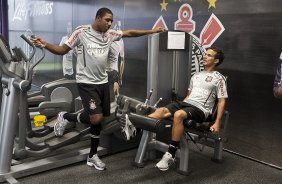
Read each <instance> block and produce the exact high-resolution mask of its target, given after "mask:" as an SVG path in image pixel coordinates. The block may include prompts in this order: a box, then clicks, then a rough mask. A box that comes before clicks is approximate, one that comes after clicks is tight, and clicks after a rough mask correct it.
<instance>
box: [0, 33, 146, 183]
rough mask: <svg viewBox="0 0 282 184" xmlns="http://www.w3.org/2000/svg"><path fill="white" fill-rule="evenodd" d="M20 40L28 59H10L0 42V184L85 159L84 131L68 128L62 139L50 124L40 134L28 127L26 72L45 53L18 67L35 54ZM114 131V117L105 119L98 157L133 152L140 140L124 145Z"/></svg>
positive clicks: (16, 55)
mask: <svg viewBox="0 0 282 184" xmlns="http://www.w3.org/2000/svg"><path fill="white" fill-rule="evenodd" d="M21 37H22V38H23V39H24V40H25V41H26V42H27V43H28V44H29V45H30V46H31V47H32V48H33V52H32V54H31V56H30V57H29V58H27V57H26V55H25V54H24V53H23V52H22V50H21V49H20V48H15V49H12V51H13V53H12V52H11V50H10V48H9V44H8V43H7V42H6V41H5V40H4V39H3V38H2V37H0V67H1V73H2V78H1V81H2V84H3V88H4V89H3V99H2V102H3V103H2V106H1V109H2V111H1V116H0V182H3V181H7V182H9V183H16V182H17V181H16V179H15V178H20V177H23V176H27V175H31V174H35V173H38V172H42V171H46V170H49V169H53V168H57V167H62V166H65V165H69V164H72V163H76V162H80V161H84V160H86V158H87V156H88V153H89V142H88V139H89V134H88V133H89V126H83V125H82V124H80V123H79V125H76V123H75V122H73V123H74V124H73V125H75V126H74V127H75V128H74V127H71V128H69V129H67V130H66V133H65V134H64V135H63V136H62V137H56V136H54V133H53V125H54V123H55V121H56V120H55V119H50V121H48V122H47V123H46V124H45V125H44V127H42V128H34V127H32V126H31V123H30V114H29V109H28V102H27V91H28V90H29V89H30V87H31V83H32V71H33V69H34V67H35V66H36V65H37V64H38V63H39V62H40V61H41V60H42V59H43V58H44V55H45V52H44V49H42V56H41V57H40V59H38V60H37V62H36V63H35V64H33V65H29V64H27V66H26V67H23V66H22V65H21V64H20V62H21V61H25V62H26V63H28V62H29V61H31V59H32V58H33V57H34V55H35V50H36V48H35V46H34V45H33V44H32V43H31V42H30V40H29V39H28V38H26V37H25V36H24V35H22V36H21ZM78 103H79V100H78ZM120 131H121V125H120V123H119V122H118V121H117V120H116V118H115V113H112V115H111V116H110V117H108V118H105V121H104V122H102V132H101V138H100V139H101V141H100V147H99V148H98V154H99V155H105V154H113V153H116V152H120V151H123V150H128V149H131V148H135V147H137V146H138V143H139V140H140V136H141V134H140V136H139V137H138V136H136V137H135V138H134V139H132V140H130V141H127V140H124V139H117V138H122V135H120ZM76 143H77V144H76ZM84 143H88V144H87V145H86V144H84Z"/></svg>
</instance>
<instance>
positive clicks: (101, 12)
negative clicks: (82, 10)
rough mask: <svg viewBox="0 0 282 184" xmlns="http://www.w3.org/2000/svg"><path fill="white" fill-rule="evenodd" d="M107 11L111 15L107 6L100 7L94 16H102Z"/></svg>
mask: <svg viewBox="0 0 282 184" xmlns="http://www.w3.org/2000/svg"><path fill="white" fill-rule="evenodd" d="M107 13H108V14H111V15H113V12H112V11H111V10H110V9H109V8H100V9H99V10H98V11H97V13H96V17H95V18H96V19H97V18H98V17H103V16H104V15H106V14H107Z"/></svg>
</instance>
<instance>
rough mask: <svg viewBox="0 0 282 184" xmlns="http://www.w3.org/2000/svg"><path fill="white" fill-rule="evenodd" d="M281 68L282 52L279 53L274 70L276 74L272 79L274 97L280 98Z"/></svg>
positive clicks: (281, 85)
mask: <svg viewBox="0 0 282 184" xmlns="http://www.w3.org/2000/svg"><path fill="white" fill-rule="evenodd" d="M281 68H282V53H281V55H280V59H279V63H278V66H277V70H276V75H275V79H274V84H273V94H274V96H275V97H276V98H280V99H282V78H281V77H282V76H281V72H282V70H281Z"/></svg>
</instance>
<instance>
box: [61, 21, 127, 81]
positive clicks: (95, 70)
mask: <svg viewBox="0 0 282 184" xmlns="http://www.w3.org/2000/svg"><path fill="white" fill-rule="evenodd" d="M121 37H122V31H119V30H111V29H110V30H108V31H107V32H106V33H103V32H98V31H95V30H93V28H92V26H91V24H89V25H84V26H80V27H78V28H76V30H75V31H74V32H73V33H72V34H71V36H70V37H69V39H68V40H67V41H66V42H65V44H66V45H68V46H69V47H70V48H74V47H77V66H76V81H77V82H78V83H87V84H104V83H107V82H108V75H107V72H106V67H107V65H108V54H109V48H110V46H111V44H112V42H113V41H116V40H119V39H120V38H121Z"/></svg>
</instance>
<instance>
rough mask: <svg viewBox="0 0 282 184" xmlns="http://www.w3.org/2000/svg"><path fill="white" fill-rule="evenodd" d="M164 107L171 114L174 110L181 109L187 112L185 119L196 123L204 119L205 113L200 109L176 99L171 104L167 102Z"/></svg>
mask: <svg viewBox="0 0 282 184" xmlns="http://www.w3.org/2000/svg"><path fill="white" fill-rule="evenodd" d="M165 107H166V108H167V109H168V110H169V112H170V113H171V115H172V116H173V115H174V113H175V112H176V111H178V110H180V109H181V110H184V111H185V112H186V113H187V116H188V117H187V119H192V120H195V121H197V122H198V123H202V122H203V121H205V119H206V118H205V114H204V112H203V111H202V110H200V109H199V108H197V107H195V106H193V105H191V104H188V103H186V102H182V101H176V102H173V103H171V104H168V105H167V106H165Z"/></svg>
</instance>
